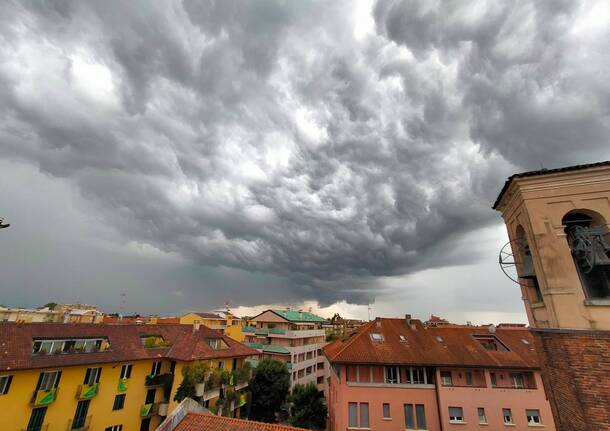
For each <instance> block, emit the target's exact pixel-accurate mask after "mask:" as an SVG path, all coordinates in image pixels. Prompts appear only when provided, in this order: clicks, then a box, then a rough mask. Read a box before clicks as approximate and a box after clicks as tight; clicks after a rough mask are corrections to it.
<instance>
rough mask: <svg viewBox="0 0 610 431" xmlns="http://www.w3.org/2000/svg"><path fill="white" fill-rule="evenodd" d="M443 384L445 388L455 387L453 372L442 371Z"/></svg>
mask: <svg viewBox="0 0 610 431" xmlns="http://www.w3.org/2000/svg"><path fill="white" fill-rule="evenodd" d="M441 383H442V384H443V386H453V380H452V379H451V371H441Z"/></svg>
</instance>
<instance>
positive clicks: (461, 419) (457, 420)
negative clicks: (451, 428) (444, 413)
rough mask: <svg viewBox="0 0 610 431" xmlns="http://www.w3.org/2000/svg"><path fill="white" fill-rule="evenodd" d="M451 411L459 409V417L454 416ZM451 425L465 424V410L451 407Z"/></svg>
mask: <svg viewBox="0 0 610 431" xmlns="http://www.w3.org/2000/svg"><path fill="white" fill-rule="evenodd" d="M451 409H459V411H460V414H459V415H452V414H451ZM449 423H451V424H463V423H464V409H463V408H462V407H459V406H449Z"/></svg>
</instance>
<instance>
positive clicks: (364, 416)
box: [360, 403, 369, 428]
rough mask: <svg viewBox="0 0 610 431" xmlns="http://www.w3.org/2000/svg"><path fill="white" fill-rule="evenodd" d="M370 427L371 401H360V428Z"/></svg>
mask: <svg viewBox="0 0 610 431" xmlns="http://www.w3.org/2000/svg"><path fill="white" fill-rule="evenodd" d="M368 427H369V403H360V428H368Z"/></svg>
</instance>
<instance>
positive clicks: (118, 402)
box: [112, 394, 125, 410]
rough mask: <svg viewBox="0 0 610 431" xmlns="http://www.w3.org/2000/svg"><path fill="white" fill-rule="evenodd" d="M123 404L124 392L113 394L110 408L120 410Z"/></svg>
mask: <svg viewBox="0 0 610 431" xmlns="http://www.w3.org/2000/svg"><path fill="white" fill-rule="evenodd" d="M124 406H125V394H119V395H115V397H114V403H113V404H112V410H122V409H123V407H124Z"/></svg>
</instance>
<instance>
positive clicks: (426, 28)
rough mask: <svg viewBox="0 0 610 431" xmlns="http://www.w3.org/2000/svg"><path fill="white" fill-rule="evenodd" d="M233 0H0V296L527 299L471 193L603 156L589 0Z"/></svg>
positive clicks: (598, 35) (360, 312)
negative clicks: (504, 269)
mask: <svg viewBox="0 0 610 431" xmlns="http://www.w3.org/2000/svg"><path fill="white" fill-rule="evenodd" d="M354 5H355V6H354ZM238 6H239V2H221V3H220V4H216V5H214V6H212V5H208V7H205V6H201V7H198V6H197V5H195V4H194V3H191V2H184V3H167V4H155V5H153V4H150V3H146V2H143V3H139V4H138V3H137V2H130V3H129V4H123V3H118V2H117V3H112V2H107V3H104V4H100V3H96V2H90V3H79V4H72V5H70V4H65V5H60V4H53V3H48V4H45V5H44V6H39V8H37V7H36V6H31V7H26V6H24V5H19V4H11V5H9V6H7V7H6V13H5V14H3V15H4V16H3V17H1V18H0V23H1V25H0V37H1V38H2V39H3V41H4V42H5V43H3V44H2V46H0V101H1V102H2V104H1V107H0V142H1V143H2V144H1V145H0V172H2V179H3V180H2V181H1V182H0V217H1V218H3V219H4V220H5V221H6V222H7V223H11V227H10V228H9V229H4V230H3V231H2V232H1V233H0V273H1V274H2V284H3V288H2V298H1V300H0V302H3V303H7V304H8V305H24V306H35V305H42V304H44V303H46V302H51V301H53V302H76V301H81V302H87V303H93V304H96V305H99V306H100V307H101V308H102V309H103V310H105V311H109V312H112V311H118V310H119V307H120V301H121V300H120V295H121V293H122V292H125V293H126V294H127V298H128V299H127V307H126V308H127V309H128V310H132V311H133V312H136V313H141V314H148V313H160V312H164V313H165V314H173V313H178V312H185V311H193V310H201V309H205V310H201V311H207V310H210V309H218V308H220V307H222V305H223V304H224V303H225V302H226V301H230V303H231V304H235V305H243V306H245V307H248V306H249V307H252V306H255V305H260V304H267V305H274V304H283V305H288V304H292V305H294V306H296V307H298V306H299V305H304V308H307V307H309V306H312V307H316V304H319V308H322V311H323V312H324V310H326V309H328V310H329V312H330V310H333V311H334V310H336V311H338V312H340V313H341V314H342V315H345V316H346V317H357V318H366V317H367V311H366V305H364V304H368V303H374V304H375V305H373V309H374V310H377V311H378V313H377V315H385V316H394V315H396V316H400V315H404V314H405V313H411V314H413V315H414V316H417V317H420V318H427V317H428V315H429V314H430V313H434V314H438V315H440V316H442V317H445V318H448V319H449V320H454V321H457V322H465V321H467V320H471V321H473V322H474V323H487V322H489V321H490V319H489V317H490V316H498V317H500V318H499V319H495V321H503V320H504V321H521V322H525V321H526V317H525V314H524V312H523V306H522V303H521V301H520V300H519V295H518V294H516V292H518V288H519V287H518V286H517V285H515V284H513V283H512V282H511V281H510V280H508V279H506V278H505V277H504V275H503V274H502V273H501V271H500V269H499V268H498V265H497V253H498V252H499V250H500V248H501V247H502V246H503V245H504V244H505V243H506V242H507V240H508V239H507V237H506V233H505V229H504V227H503V225H502V223H501V219H500V216H499V215H498V214H497V213H496V212H495V211H493V210H492V209H491V205H492V204H493V201H494V200H495V198H496V196H497V194H498V193H499V191H500V189H501V186H502V184H503V183H504V181H505V180H506V178H507V177H508V176H509V175H511V174H512V173H515V172H521V171H527V170H532V169H539V168H540V167H541V165H542V166H544V167H546V168H554V167H558V166H565V165H573V164H578V163H585V162H591V161H596V160H608V159H610V150H608V142H609V140H610V139H609V138H610V102H609V101H610V93H609V92H608V87H607V84H606V83H607V79H608V72H607V70H608V68H607V65H608V63H609V62H610V54H608V52H607V50H606V49H604V47H605V46H607V45H608V43H610V30H609V29H608V28H607V25H604V24H605V23H607V22H608V20H609V19H610V6H609V5H608V4H607V3H605V2H601V1H600V2H596V3H594V4H588V5H587V7H585V6H584V4H583V3H582V2H563V3H560V2H556V3H553V4H541V3H539V2H533V1H530V2H528V1H521V2H518V3H516V4H515V5H514V6H513V7H512V8H508V6H503V5H491V6H490V5H488V6H487V7H486V6H485V5H482V4H480V3H478V2H461V3H459V4H454V5H453V6H452V8H450V9H449V10H448V9H447V8H443V9H444V10H443V11H441V5H440V3H434V2H406V1H405V2H398V1H379V2H367V1H363V2H357V3H351V2H335V3H333V5H332V6H329V5H328V4H324V3H321V2H309V3H304V2H299V3H296V2H294V3H289V4H283V3H281V2H277V3H275V2H266V3H258V4H257V7H254V6H253V4H246V7H238ZM312 304H313V305H312ZM328 307H331V308H328ZM245 309H247V308H245ZM172 310H173V311H172ZM350 313H353V314H350ZM502 317H505V318H502Z"/></svg>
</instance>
